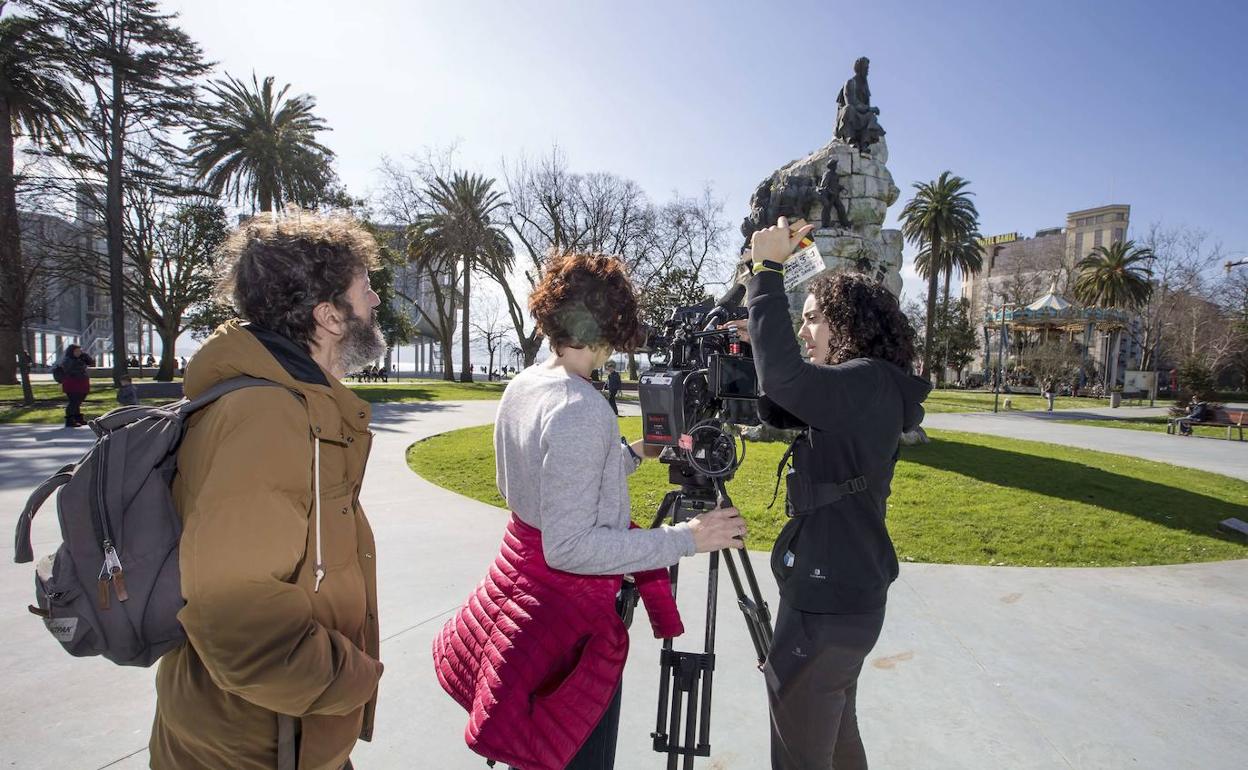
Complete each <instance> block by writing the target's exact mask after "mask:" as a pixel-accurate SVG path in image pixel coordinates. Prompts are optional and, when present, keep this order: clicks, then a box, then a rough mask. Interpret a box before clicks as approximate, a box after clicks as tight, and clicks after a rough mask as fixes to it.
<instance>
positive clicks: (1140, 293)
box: [1074, 241, 1153, 310]
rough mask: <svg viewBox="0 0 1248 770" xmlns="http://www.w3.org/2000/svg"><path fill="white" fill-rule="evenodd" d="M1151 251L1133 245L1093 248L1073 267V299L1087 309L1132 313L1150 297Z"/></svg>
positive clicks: (1128, 243)
mask: <svg viewBox="0 0 1248 770" xmlns="http://www.w3.org/2000/svg"><path fill="white" fill-rule="evenodd" d="M1152 259H1153V251H1152V249H1149V248H1146V247H1137V246H1136V245H1135V241H1127V242H1126V243H1122V242H1115V243H1111V244H1110V245H1109V246H1097V247H1096V248H1094V249H1092V253H1091V254H1089V255H1088V256H1086V257H1084V258H1083V259H1081V260H1079V262H1077V263H1076V264H1075V271H1076V275H1075V290H1074V295H1075V299H1076V300H1078V301H1079V302H1080V303H1082V304H1084V305H1087V306H1090V307H1106V308H1110V307H1113V308H1123V309H1125V310H1136V309H1138V308H1141V307H1143V306H1144V303H1146V302H1148V298H1149V296H1151V295H1152V293H1153V283H1152V277H1153V271H1152V270H1150V269H1149V268H1147V267H1145V263H1148V262H1150V261H1151V260H1152Z"/></svg>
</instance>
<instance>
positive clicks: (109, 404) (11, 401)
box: [0, 379, 168, 425]
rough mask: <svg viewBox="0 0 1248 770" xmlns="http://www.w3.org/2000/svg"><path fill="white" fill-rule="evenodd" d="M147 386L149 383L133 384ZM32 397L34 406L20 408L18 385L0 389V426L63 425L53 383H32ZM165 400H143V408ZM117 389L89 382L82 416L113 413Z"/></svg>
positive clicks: (61, 402)
mask: <svg viewBox="0 0 1248 770" xmlns="http://www.w3.org/2000/svg"><path fill="white" fill-rule="evenodd" d="M136 382H150V380H146V379H144V380H136ZM30 388H31V391H32V392H33V393H34V396H35V403H34V405H33V406H24V405H23V404H22V386H21V385H0V424H3V423H23V424H37V425H60V424H63V423H64V422H65V394H64V393H62V392H61V386H60V385H59V384H57V383H55V382H32V383H31V385H30ZM167 400H168V399H155V400H152V399H144V400H143V401H142V402H141V403H144V404H161V403H164V402H165V401H167ZM118 406H120V404H118V403H117V389H116V388H114V387H113V385H112V380H107V379H93V380H91V394H90V395H89V396H87V400H86V401H85V402H84V403H83V405H82V414H83V416H84V417H86V418H87V419H88V420H90V419H93V418H95V417H99V416H100V415H103V414H105V413H106V412H110V411H112V410H113V409H116V408H117V407H118Z"/></svg>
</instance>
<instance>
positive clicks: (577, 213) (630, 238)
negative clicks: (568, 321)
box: [491, 147, 655, 366]
mask: <svg viewBox="0 0 1248 770" xmlns="http://www.w3.org/2000/svg"><path fill="white" fill-rule="evenodd" d="M504 178H505V179H506V182H507V190H508V194H509V197H510V200H511V208H510V211H509V224H510V229H511V233H512V235H513V236H514V237H515V239H516V240H517V241H518V242H519V248H518V249H517V252H518V253H517V265H516V274H508V275H497V274H496V275H492V276H491V277H492V278H494V280H495V282H496V283H498V284H499V286H500V288H502V290H503V295H504V297H505V299H506V301H507V311H508V315H509V316H510V317H511V321H512V324H513V326H514V327H515V331H516V338H517V340H518V344H519V345H520V348H521V350H522V351H524V362H525V366H528V365H531V364H532V363H533V361H534V359H535V358H536V356H537V352H538V350H539V349H540V347H541V341H542V338H541V334H540V333H539V332H538V331H537V329H535V328H531V327H529V325H528V324H529V318H528V311H527V308H526V307H525V306H524V304H522V302H521V298H522V297H523V295H524V294H526V293H527V292H528V291H531V290H532V289H533V288H534V287H535V286H537V283H538V282H539V281H540V280H541V277H542V270H543V267H544V265H545V262H546V259H547V257H548V256H549V255H550V254H552V253H555V252H560V251H579V252H600V253H605V254H615V255H617V256H619V257H620V258H621V259H623V260H624V262H625V263H626V264H627V265H628V267H629V269H630V272H631V274H632V276H633V279H634V281H638V280H639V279H640V280H641V281H642V282H644V281H645V278H646V277H647V276H649V275H651V274H652V272H653V266H652V264H651V262H652V259H653V257H654V250H653V240H652V239H653V231H654V222H655V212H654V207H653V205H652V204H651V203H650V201H649V200H648V198H647V197H646V194H645V192H644V191H642V189H641V187H640V186H638V185H637V183H636V182H634V181H632V180H631V179H625V178H623V177H620V176H617V175H615V174H611V173H605V172H599V173H592V174H576V173H573V172H571V171H570V170H569V169H568V166H567V161H566V159H565V158H564V156H563V154H562V153H561V152H560V151H559V149H558V148H557V147H556V148H554V149H553V150H552V151H551V153H550V154H549V155H548V156H545V157H543V158H540V159H539V160H537V161H535V162H529V161H528V160H526V159H523V158H522V159H521V160H519V161H518V162H517V163H515V164H514V165H513V166H511V167H510V168H506V169H505V173H504ZM521 278H522V280H517V279H521Z"/></svg>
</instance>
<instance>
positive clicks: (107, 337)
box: [82, 317, 113, 358]
mask: <svg viewBox="0 0 1248 770" xmlns="http://www.w3.org/2000/svg"><path fill="white" fill-rule="evenodd" d="M112 347H113V322H112V319H110V318H103V317H101V318H97V319H95V320H94V321H92V322H91V323H89V324H87V328H86V329H84V330H83V332H82V349H83V350H85V351H86V352H87V353H88V354H90V355H91V356H92V357H95V358H98V357H99V356H100V355H101V354H103V353H107V352H108V351H110V350H111V349H112Z"/></svg>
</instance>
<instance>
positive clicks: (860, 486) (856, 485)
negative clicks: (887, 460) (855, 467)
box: [845, 476, 867, 495]
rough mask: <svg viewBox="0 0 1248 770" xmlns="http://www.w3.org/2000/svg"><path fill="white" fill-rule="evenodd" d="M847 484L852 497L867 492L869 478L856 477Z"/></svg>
mask: <svg viewBox="0 0 1248 770" xmlns="http://www.w3.org/2000/svg"><path fill="white" fill-rule="evenodd" d="M845 484H846V486H847V487H848V488H849V494H851V495H856V494H858V493H859V492H866V491H867V477H866V476H855V477H854V478H852V479H850V480H849V481H847V482H845Z"/></svg>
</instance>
